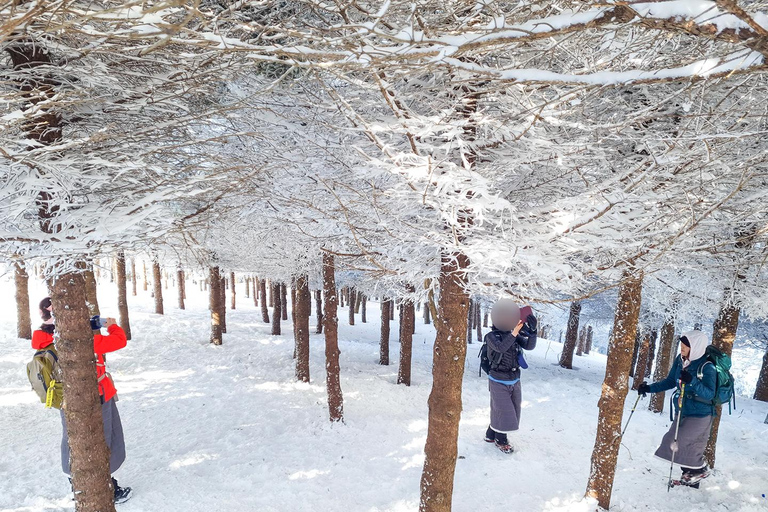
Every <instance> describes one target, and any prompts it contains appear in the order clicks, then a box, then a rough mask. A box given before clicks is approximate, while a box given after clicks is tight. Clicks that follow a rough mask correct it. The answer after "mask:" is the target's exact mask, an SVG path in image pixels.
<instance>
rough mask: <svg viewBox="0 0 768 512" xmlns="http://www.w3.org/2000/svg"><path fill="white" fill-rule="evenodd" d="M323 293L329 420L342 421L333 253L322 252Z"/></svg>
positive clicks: (342, 407) (342, 406)
mask: <svg viewBox="0 0 768 512" xmlns="http://www.w3.org/2000/svg"><path fill="white" fill-rule="evenodd" d="M323 293H324V294H325V315H324V316H323V323H324V324H325V368H326V374H325V375H326V377H325V385H326V388H327V390H328V412H329V414H330V419H331V422H337V421H342V422H343V421H344V398H343V395H342V393H341V378H340V373H341V370H340V367H339V354H340V351H339V337H338V326H339V319H338V318H337V297H336V276H335V262H334V258H333V254H329V253H323ZM318 310H319V308H318Z"/></svg>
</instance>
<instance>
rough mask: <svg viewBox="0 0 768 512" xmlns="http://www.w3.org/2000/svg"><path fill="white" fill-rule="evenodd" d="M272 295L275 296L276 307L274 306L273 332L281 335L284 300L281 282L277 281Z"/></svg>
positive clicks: (275, 334)
mask: <svg viewBox="0 0 768 512" xmlns="http://www.w3.org/2000/svg"><path fill="white" fill-rule="evenodd" d="M272 296H273V297H274V298H275V307H274V308H272V334H273V335H274V336H279V335H280V319H281V318H282V305H283V301H282V300H281V299H280V283H275V284H274V285H273V286H272Z"/></svg>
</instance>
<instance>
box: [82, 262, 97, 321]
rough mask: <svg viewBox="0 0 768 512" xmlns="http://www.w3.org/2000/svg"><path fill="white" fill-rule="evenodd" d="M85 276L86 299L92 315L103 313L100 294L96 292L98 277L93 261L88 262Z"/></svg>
mask: <svg viewBox="0 0 768 512" xmlns="http://www.w3.org/2000/svg"><path fill="white" fill-rule="evenodd" d="M83 277H84V278H85V300H86V305H87V306H88V312H89V313H90V316H94V315H101V311H100V310H99V296H98V293H97V292H96V277H95V276H94V274H93V262H88V263H87V264H86V266H85V271H84V272H83Z"/></svg>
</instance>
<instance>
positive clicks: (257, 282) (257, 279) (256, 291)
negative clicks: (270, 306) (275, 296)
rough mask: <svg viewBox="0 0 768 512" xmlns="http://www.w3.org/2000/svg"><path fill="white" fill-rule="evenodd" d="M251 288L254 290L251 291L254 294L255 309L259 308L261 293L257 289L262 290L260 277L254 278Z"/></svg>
mask: <svg viewBox="0 0 768 512" xmlns="http://www.w3.org/2000/svg"><path fill="white" fill-rule="evenodd" d="M251 286H252V287H253V289H252V290H251V292H252V293H253V307H255V308H257V307H259V293H258V290H257V288H260V286H259V278H258V277H255V276H254V278H253V279H251Z"/></svg>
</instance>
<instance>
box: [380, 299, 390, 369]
mask: <svg viewBox="0 0 768 512" xmlns="http://www.w3.org/2000/svg"><path fill="white" fill-rule="evenodd" d="M380 304H381V337H380V338H379V364H381V365H384V366H388V365H389V322H390V320H389V306H390V301H389V299H386V298H383V297H382V299H381V303H380Z"/></svg>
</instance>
